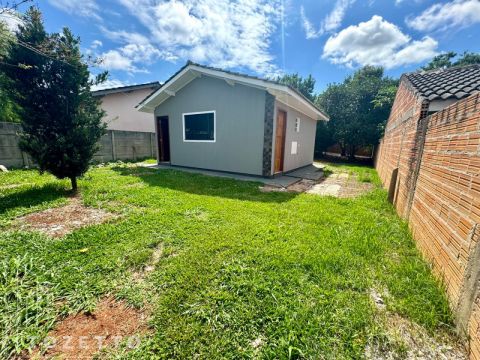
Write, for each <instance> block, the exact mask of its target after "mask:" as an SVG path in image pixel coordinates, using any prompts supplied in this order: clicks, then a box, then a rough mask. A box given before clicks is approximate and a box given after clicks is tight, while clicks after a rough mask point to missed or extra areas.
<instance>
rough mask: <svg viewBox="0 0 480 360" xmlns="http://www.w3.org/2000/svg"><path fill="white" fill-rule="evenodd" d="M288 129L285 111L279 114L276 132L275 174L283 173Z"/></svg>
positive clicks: (279, 111)
mask: <svg viewBox="0 0 480 360" xmlns="http://www.w3.org/2000/svg"><path fill="white" fill-rule="evenodd" d="M286 129H287V114H286V113H285V111H281V110H278V112H277V128H276V130H275V159H274V173H278V172H281V171H283V159H284V157H285V132H286Z"/></svg>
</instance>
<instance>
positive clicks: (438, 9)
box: [406, 0, 480, 31]
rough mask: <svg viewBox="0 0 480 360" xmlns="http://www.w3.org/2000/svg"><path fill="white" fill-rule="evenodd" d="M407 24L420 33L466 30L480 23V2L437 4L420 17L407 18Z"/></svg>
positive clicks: (477, 0) (463, 1)
mask: <svg viewBox="0 0 480 360" xmlns="http://www.w3.org/2000/svg"><path fill="white" fill-rule="evenodd" d="M406 23H407V25H408V26H410V27H411V28H413V29H415V30H419V31H433V30H448V29H452V28H454V29H459V28H465V27H467V26H470V25H473V24H475V23H480V1H479V0H454V1H451V2H448V3H445V4H435V5H432V6H430V7H429V8H428V9H426V10H425V11H424V12H423V13H421V14H420V15H418V16H416V17H409V18H407V19H406Z"/></svg>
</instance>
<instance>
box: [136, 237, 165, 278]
mask: <svg viewBox="0 0 480 360" xmlns="http://www.w3.org/2000/svg"><path fill="white" fill-rule="evenodd" d="M162 255H163V244H160V245H159V246H157V247H156V248H155V250H154V251H153V253H152V256H151V257H150V261H149V262H148V263H147V264H146V265H145V266H144V267H143V269H142V270H140V271H137V272H134V273H133V279H134V280H135V281H136V282H141V281H143V280H144V279H145V277H146V276H147V275H148V274H149V273H151V272H152V271H153V270H155V266H156V265H157V264H158V262H159V261H160V259H161V257H162Z"/></svg>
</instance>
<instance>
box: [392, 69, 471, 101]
mask: <svg viewBox="0 0 480 360" xmlns="http://www.w3.org/2000/svg"><path fill="white" fill-rule="evenodd" d="M401 81H405V82H406V83H408V84H409V86H410V87H411V89H412V91H414V92H415V93H416V94H418V95H419V96H421V97H423V98H424V99H425V100H428V101H432V100H446V99H457V100H459V99H463V98H465V97H467V96H470V95H472V94H474V93H475V92H479V91H480V64H474V65H466V66H454V67H451V68H446V69H434V70H429V71H417V72H411V73H405V74H403V75H402V77H401Z"/></svg>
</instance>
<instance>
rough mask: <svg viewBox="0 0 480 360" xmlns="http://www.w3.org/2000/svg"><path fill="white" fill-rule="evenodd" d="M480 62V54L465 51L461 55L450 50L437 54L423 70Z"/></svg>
mask: <svg viewBox="0 0 480 360" xmlns="http://www.w3.org/2000/svg"><path fill="white" fill-rule="evenodd" d="M473 64H480V54H477V53H473V52H469V51H465V52H463V54H461V55H460V56H459V55H458V54H457V53H456V52H453V51H449V52H446V53H443V54H440V55H437V56H435V57H434V58H433V59H432V61H430V62H429V63H428V64H427V65H425V66H423V67H422V68H421V69H422V70H435V69H444V68H450V67H452V66H462V65H473Z"/></svg>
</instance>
